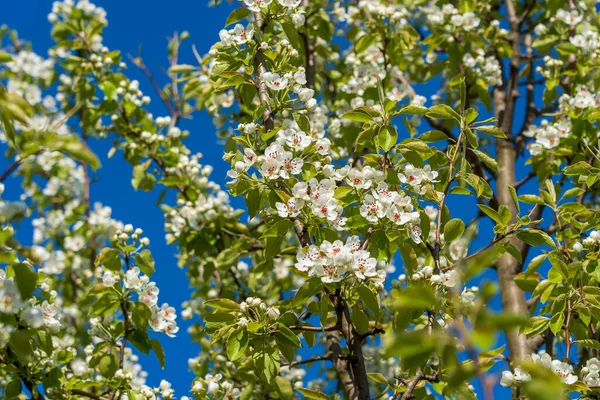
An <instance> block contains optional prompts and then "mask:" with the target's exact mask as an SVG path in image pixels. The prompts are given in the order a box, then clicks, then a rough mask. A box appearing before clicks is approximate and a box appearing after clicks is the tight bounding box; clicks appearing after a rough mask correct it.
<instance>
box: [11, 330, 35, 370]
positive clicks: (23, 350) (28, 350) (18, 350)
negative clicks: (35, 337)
mask: <svg viewBox="0 0 600 400" xmlns="http://www.w3.org/2000/svg"><path fill="white" fill-rule="evenodd" d="M8 347H9V348H10V349H11V350H12V351H13V353H15V354H16V355H17V357H18V359H19V361H20V362H21V364H23V365H27V364H28V363H29V362H31V361H32V360H33V347H32V346H31V336H30V334H29V333H28V332H27V331H24V330H18V331H14V332H13V333H11V334H10V338H9V339H8Z"/></svg>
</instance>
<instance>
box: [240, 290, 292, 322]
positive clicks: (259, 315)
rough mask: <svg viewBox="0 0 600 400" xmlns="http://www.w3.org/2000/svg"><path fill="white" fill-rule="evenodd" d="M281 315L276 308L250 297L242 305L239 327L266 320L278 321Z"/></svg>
mask: <svg viewBox="0 0 600 400" xmlns="http://www.w3.org/2000/svg"><path fill="white" fill-rule="evenodd" d="M280 315H281V313H280V312H279V309H277V308H276V307H269V306H268V305H267V304H266V303H265V302H264V301H262V300H261V299H259V298H258V297H248V298H247V299H246V301H242V303H241V304H240V313H239V317H240V318H239V320H238V325H240V326H247V325H248V324H249V323H250V322H251V321H261V320H264V319H266V318H268V320H270V321H277V320H278V319H279V316H280Z"/></svg>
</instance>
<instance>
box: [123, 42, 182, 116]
mask: <svg viewBox="0 0 600 400" xmlns="http://www.w3.org/2000/svg"><path fill="white" fill-rule="evenodd" d="M128 57H129V60H131V62H132V63H134V64H135V66H137V67H138V68H139V69H140V70H141V71H142V72H143V73H144V75H146V77H147V78H148V80H149V81H150V84H151V85H152V87H153V88H154V90H155V91H156V93H157V94H158V95H159V96H160V98H161V100H162V101H163V103H164V104H165V106H166V107H167V109H168V110H169V114H170V115H171V119H175V116H176V115H177V113H176V111H175V109H174V108H173V105H172V104H171V101H170V100H169V97H168V96H167V94H166V93H165V92H164V90H162V89H161V87H160V85H159V84H158V82H157V81H156V78H154V75H153V74H152V72H150V70H149V69H148V67H146V64H145V63H144V59H143V57H142V47H141V46H140V48H139V50H138V58H133V57H132V56H131V54H128Z"/></svg>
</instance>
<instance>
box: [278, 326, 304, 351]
mask: <svg viewBox="0 0 600 400" xmlns="http://www.w3.org/2000/svg"><path fill="white" fill-rule="evenodd" d="M277 329H278V330H279V332H281V334H282V335H283V336H285V337H286V339H288V340H289V341H290V342H292V343H293V344H294V345H295V346H296V347H302V344H301V343H300V339H299V338H298V336H297V335H296V334H295V333H294V332H292V330H290V328H288V327H287V326H285V325H284V324H282V323H281V322H279V323H278V324H277Z"/></svg>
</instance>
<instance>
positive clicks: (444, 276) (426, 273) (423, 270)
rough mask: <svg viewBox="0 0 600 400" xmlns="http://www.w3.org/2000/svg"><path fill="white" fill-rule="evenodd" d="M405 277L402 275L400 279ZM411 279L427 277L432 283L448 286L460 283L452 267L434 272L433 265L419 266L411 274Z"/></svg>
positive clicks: (416, 279) (402, 279)
mask: <svg viewBox="0 0 600 400" xmlns="http://www.w3.org/2000/svg"><path fill="white" fill-rule="evenodd" d="M440 261H441V260H440ZM405 279H406V277H405V276H404V275H401V276H400V281H404V280H405ZM410 279H411V280H412V281H418V280H421V279H427V280H428V281H429V282H431V283H432V284H435V285H442V286H444V287H447V288H453V287H455V286H456V285H458V284H459V277H458V274H457V273H456V271H454V270H452V269H451V270H448V271H446V272H443V271H441V272H440V273H439V274H434V273H433V267H432V266H429V265H425V266H420V267H419V268H417V270H416V271H415V273H414V274H412V275H411V277H410Z"/></svg>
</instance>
